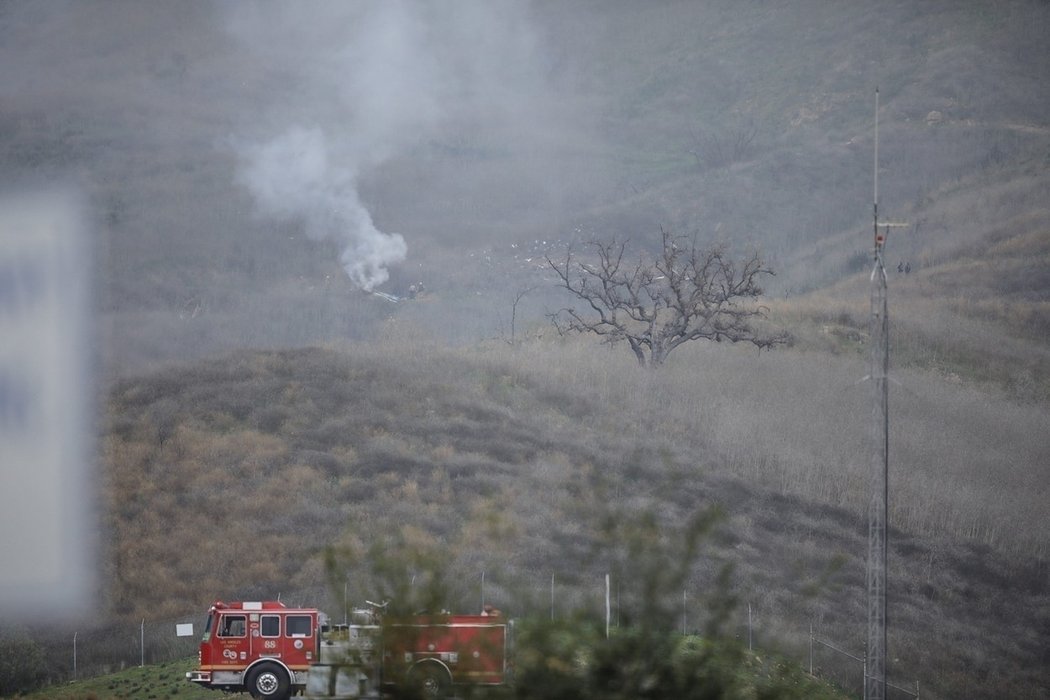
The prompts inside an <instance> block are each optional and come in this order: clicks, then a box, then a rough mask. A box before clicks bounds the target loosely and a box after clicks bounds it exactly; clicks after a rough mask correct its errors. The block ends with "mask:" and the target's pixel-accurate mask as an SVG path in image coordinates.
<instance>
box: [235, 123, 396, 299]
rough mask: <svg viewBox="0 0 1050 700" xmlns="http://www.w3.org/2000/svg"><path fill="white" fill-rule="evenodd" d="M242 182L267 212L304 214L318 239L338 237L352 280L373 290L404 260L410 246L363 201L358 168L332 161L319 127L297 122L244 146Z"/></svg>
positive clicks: (281, 215)
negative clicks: (377, 220) (267, 138)
mask: <svg viewBox="0 0 1050 700" xmlns="http://www.w3.org/2000/svg"><path fill="white" fill-rule="evenodd" d="M242 155H243V157H244V164H243V167H242V168H241V171H240V173H239V178H238V179H239V181H240V182H241V184H243V185H245V186H246V187H247V188H248V190H249V191H250V192H251V193H252V194H253V195H254V196H255V199H256V201H257V202H258V205H259V208H260V211H261V212H262V213H263V214H264V215H267V216H274V217H278V218H283V219H302V221H303V223H304V226H305V229H306V234H307V235H308V236H309V237H310V238H312V239H314V240H332V241H335V242H336V243H337V244H338V245H339V246H340V249H341V251H342V252H341V253H340V262H342V264H343V269H345V270H346V274H347V275H349V277H350V279H351V281H353V283H354V284H356V285H357V286H358V287H360V288H361V289H364V290H367V291H371V290H372V289H373V288H375V287H376V286H377V285H380V284H382V283H383V282H385V281H386V280H387V278H388V277H389V273H388V271H387V268H388V267H389V266H390V265H393V264H396V263H399V262H401V261H403V260H404V259H405V255H406V254H407V252H408V247H407V246H406V245H405V239H404V238H402V237H401V236H400V235H399V234H396V233H383V232H382V231H380V230H379V229H377V228H376V227H375V224H374V223H373V222H372V216H371V214H369V213H368V210H367V209H366V208H365V207H364V205H363V204H362V203H361V200H360V198H359V197H358V195H357V188H356V185H355V182H354V178H355V173H354V172H353V171H351V170H349V169H347V168H346V167H341V166H339V165H336V164H334V163H332V162H331V161H330V158H329V149H328V147H327V145H326V143H325V136H324V133H323V132H322V131H321V129H320V128H319V127H311V128H304V127H300V126H295V127H292V128H290V129H289V130H288V131H287V132H285V133H284V134H282V135H280V136H278V137H277V138H275V139H274V140H272V141H270V142H268V143H263V144H259V145H255V146H249V147H247V148H245V149H244V151H243V154H242Z"/></svg>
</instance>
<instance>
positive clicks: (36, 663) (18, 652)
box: [0, 631, 47, 697]
mask: <svg viewBox="0 0 1050 700" xmlns="http://www.w3.org/2000/svg"><path fill="white" fill-rule="evenodd" d="M46 677H47V666H46V664H45V663H44V652H43V649H41V648H40V645H39V644H37V643H36V642H34V641H33V640H32V639H29V637H27V636H25V634H24V633H22V632H15V633H13V634H8V633H7V632H6V631H0V696H2V697H10V696H12V695H14V694H16V693H25V692H28V691H30V690H33V689H35V688H37V687H39V686H40V684H41V683H43V682H44V679H45V678H46Z"/></svg>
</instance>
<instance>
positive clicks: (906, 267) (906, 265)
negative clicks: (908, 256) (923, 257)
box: [904, 262, 911, 274]
mask: <svg viewBox="0 0 1050 700" xmlns="http://www.w3.org/2000/svg"><path fill="white" fill-rule="evenodd" d="M909 272H911V263H910V262H906V263H904V274H908V273H909Z"/></svg>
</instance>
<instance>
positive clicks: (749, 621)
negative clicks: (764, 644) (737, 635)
mask: <svg viewBox="0 0 1050 700" xmlns="http://www.w3.org/2000/svg"><path fill="white" fill-rule="evenodd" d="M747 650H748V651H752V648H751V601H750V600H749V601H748V602H747Z"/></svg>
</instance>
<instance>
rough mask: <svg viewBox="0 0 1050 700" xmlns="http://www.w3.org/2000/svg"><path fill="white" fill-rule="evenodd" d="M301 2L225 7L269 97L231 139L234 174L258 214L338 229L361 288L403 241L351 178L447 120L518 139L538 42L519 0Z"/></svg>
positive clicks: (373, 280)
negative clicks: (383, 225) (378, 222)
mask: <svg viewBox="0 0 1050 700" xmlns="http://www.w3.org/2000/svg"><path fill="white" fill-rule="evenodd" d="M307 7H308V10H309V11H303V9H302V6H300V5H299V4H294V5H292V4H279V3H273V4H267V3H251V4H243V5H240V4H239V5H236V6H234V7H233V9H231V10H230V11H229V13H228V16H227V23H226V24H227V28H228V30H229V32H230V33H231V34H232V35H233V36H234V37H235V38H236V39H237V41H238V44H239V46H241V47H242V48H244V49H246V50H247V55H249V56H251V64H250V65H251V69H252V74H251V76H250V77H251V79H254V80H258V79H259V77H260V76H265V78H263V79H264V80H265V81H266V83H267V84H268V85H270V86H271V89H270V90H269V91H268V92H270V93H271V94H273V95H275V96H276V97H277V99H275V100H274V101H273V102H271V103H269V104H267V105H265V106H263V108H262V109H261V110H260V111H259V113H257V114H255V115H254V117H253V118H254V120H255V121H254V123H250V124H245V131H248V130H251V131H253V132H254V133H255V136H254V137H253V138H254V140H253V141H251V142H247V143H246V142H245V140H244V135H243V134H242V135H241V136H240V137H239V139H238V143H240V144H241V146H240V147H239V148H238V151H239V156H240V161H241V164H240V172H239V175H238V181H239V182H240V183H241V184H243V185H245V186H246V187H247V188H248V189H249V190H250V191H251V193H252V194H253V195H254V197H255V199H256V200H257V202H258V204H259V208H260V211H261V212H262V213H263V214H265V215H268V216H278V217H282V218H289V219H296V220H302V221H304V222H305V226H306V229H307V232H308V234H309V235H310V236H311V237H313V238H315V239H330V240H335V241H337V242H338V243H339V244H340V245H341V246H342V255H341V258H342V263H343V265H344V267H345V268H346V271H347V274H349V275H350V278H351V279H352V280H353V281H354V283H355V284H358V285H360V286H361V287H363V288H364V289H372V288H373V287H375V286H376V285H378V284H381V283H382V282H383V281H385V280H386V279H387V277H388V272H387V268H388V267H389V266H390V265H392V264H396V263H398V262H400V261H402V260H404V258H405V256H406V253H407V246H406V244H405V241H404V239H403V238H402V237H401V236H400V235H397V234H392V233H384V232H382V231H379V230H378V229H377V228H376V226H375V225H374V223H373V220H372V216H371V215H370V213H369V211H368V210H367V209H366V208H365V206H364V204H363V203H362V201H361V199H360V197H359V195H358V189H357V185H358V184H359V179H360V178H361V177H366V176H367V175H368V174H369V172H370V171H371V169H372V168H375V167H376V166H378V165H380V164H382V163H384V162H385V161H387V160H388V159H391V158H394V157H397V156H400V155H403V154H405V153H407V152H409V150H410V149H412V148H415V147H418V146H419V144H425V143H428V142H429V141H433V140H435V139H438V140H440V137H439V136H435V135H436V134H440V132H441V129H442V128H446V127H447V126H448V125H449V124H451V123H460V124H462V123H464V122H466V123H469V124H484V125H486V126H485V128H487V129H490V130H495V131H499V129H500V127H497V126H495V125H497V124H498V125H502V129H503V131H502V133H503V134H504V136H503V137H502V138H503V140H504V143H508V142H513V141H512V140H511V137H510V136H509V134H514V138H515V139H516V140H517V141H518V142H521V141H523V140H524V134H525V132H526V131H527V130H528V128H531V129H539V128H540V127H538V126H536V125H537V124H538V123H539V122H540V121H542V120H539V119H536V118H535V114H534V113H533V109H534V105H536V104H537V100H536V99H535V96H536V95H537V94H539V91H540V90H541V89H542V87H541V86H542V84H543V83H542V80H541V78H540V75H539V74H538V73H536V72H533V69H532V67H533V66H534V65H535V64H536V61H535V57H536V56H537V55H538V53H539V52H538V51H537V50H536V45H535V42H534V39H533V36H532V34H531V32H530V31H529V26H530V22H528V21H527V17H526V15H525V13H526V10H527V8H528V5H527V4H526V3H519V2H504V3H500V2H484V3H457V4H454V5H441V6H435V5H433V4H432V3H428V2H415V1H412V0H400V1H399V0H389V1H387V0H384V1H383V2H353V3H330V4H310V5H308V6H307ZM512 122H513V125H511V123H512ZM530 122H531V126H530V127H526V126H525V125H528V124H530ZM267 129H269V131H267ZM504 148H505V146H504ZM409 194H410V193H406V195H405V196H409Z"/></svg>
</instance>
